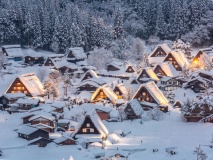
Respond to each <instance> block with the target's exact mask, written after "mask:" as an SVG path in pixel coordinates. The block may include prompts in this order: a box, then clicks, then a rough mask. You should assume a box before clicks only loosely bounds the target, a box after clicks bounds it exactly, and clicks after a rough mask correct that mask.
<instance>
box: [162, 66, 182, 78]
mask: <svg viewBox="0 0 213 160" xmlns="http://www.w3.org/2000/svg"><path fill="white" fill-rule="evenodd" d="M160 66H161V68H162V70H163V71H164V72H165V73H166V74H167V76H170V77H178V76H179V73H178V71H177V70H176V69H175V68H174V66H173V65H172V64H171V62H163V63H161V64H160Z"/></svg>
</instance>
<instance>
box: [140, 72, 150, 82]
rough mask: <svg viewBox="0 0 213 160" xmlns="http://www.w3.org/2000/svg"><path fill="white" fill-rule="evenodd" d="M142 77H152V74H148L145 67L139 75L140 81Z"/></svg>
mask: <svg viewBox="0 0 213 160" xmlns="http://www.w3.org/2000/svg"><path fill="white" fill-rule="evenodd" d="M142 78H150V76H149V75H148V74H147V72H146V70H145V69H143V70H142V72H141V73H140V75H139V76H138V79H137V80H138V81H139V82H140V81H141V80H140V79H142Z"/></svg>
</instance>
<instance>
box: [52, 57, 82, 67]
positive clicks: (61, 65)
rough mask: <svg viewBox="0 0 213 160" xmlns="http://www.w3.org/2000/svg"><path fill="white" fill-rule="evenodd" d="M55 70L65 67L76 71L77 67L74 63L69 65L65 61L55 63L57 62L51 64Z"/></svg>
mask: <svg viewBox="0 0 213 160" xmlns="http://www.w3.org/2000/svg"><path fill="white" fill-rule="evenodd" d="M53 63H54V65H55V67H56V68H61V67H67V68H71V69H78V68H79V67H78V66H77V65H76V64H74V63H69V62H67V60H66V59H63V60H60V61H57V62H55V61H54V62H53Z"/></svg>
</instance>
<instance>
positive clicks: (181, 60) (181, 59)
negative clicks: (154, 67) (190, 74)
mask: <svg viewBox="0 0 213 160" xmlns="http://www.w3.org/2000/svg"><path fill="white" fill-rule="evenodd" d="M170 53H171V54H172V56H173V57H174V58H175V60H176V61H177V63H178V64H179V66H180V67H181V68H183V67H184V65H186V66H189V61H188V60H187V58H186V56H185V54H184V53H183V52H181V51H180V50H176V51H172V52H170ZM167 56H168V55H167ZM165 59H166V58H165Z"/></svg>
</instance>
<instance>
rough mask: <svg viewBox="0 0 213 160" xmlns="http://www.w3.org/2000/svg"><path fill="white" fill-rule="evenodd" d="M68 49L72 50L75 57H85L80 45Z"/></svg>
mask: <svg viewBox="0 0 213 160" xmlns="http://www.w3.org/2000/svg"><path fill="white" fill-rule="evenodd" d="M69 51H72V54H73V55H74V56H75V58H76V59H85V58H86V53H85V52H84V49H83V48H82V47H74V48H69ZM68 54H69V53H68ZM68 54H67V55H68Z"/></svg>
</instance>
